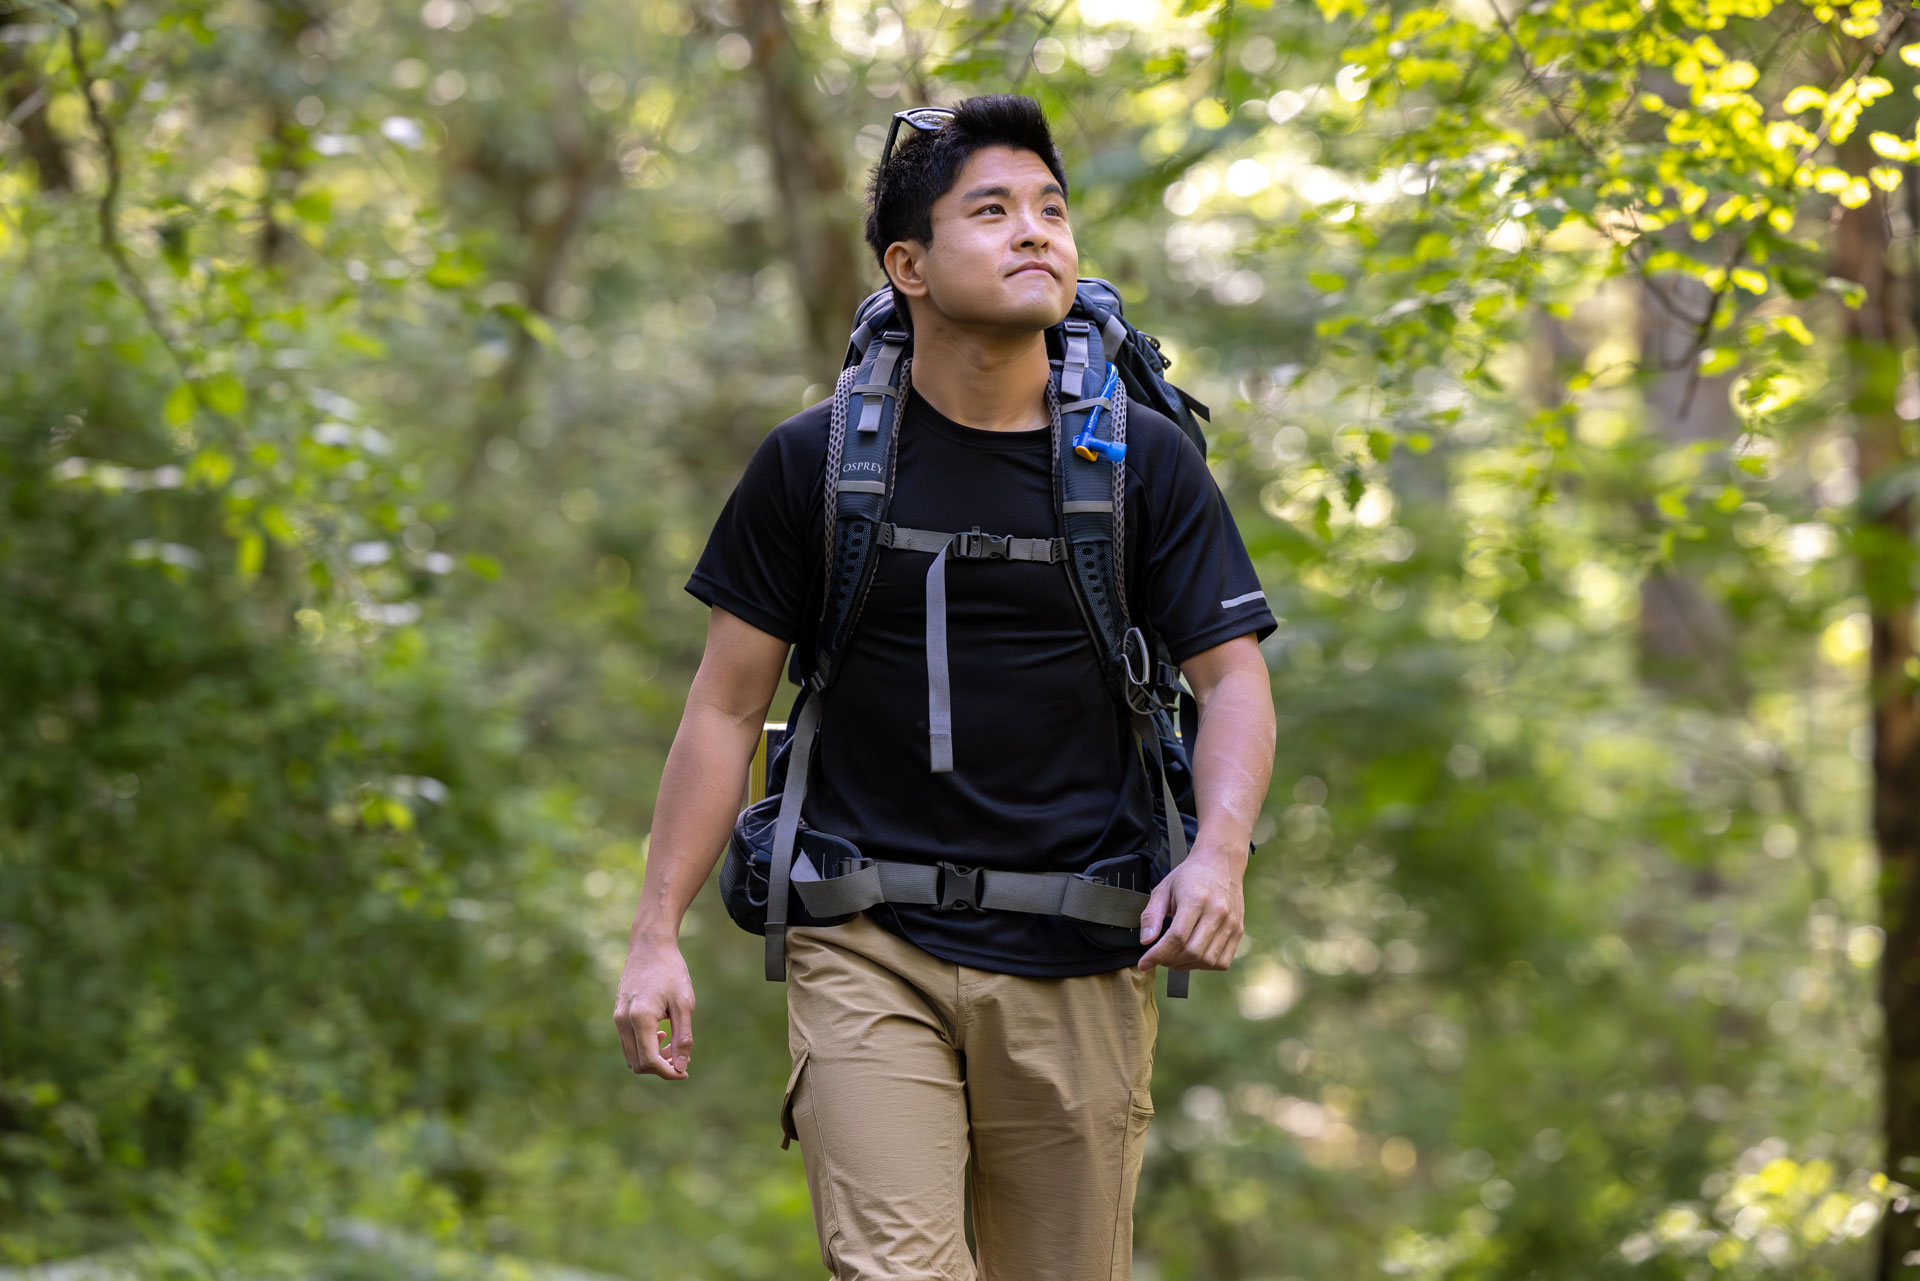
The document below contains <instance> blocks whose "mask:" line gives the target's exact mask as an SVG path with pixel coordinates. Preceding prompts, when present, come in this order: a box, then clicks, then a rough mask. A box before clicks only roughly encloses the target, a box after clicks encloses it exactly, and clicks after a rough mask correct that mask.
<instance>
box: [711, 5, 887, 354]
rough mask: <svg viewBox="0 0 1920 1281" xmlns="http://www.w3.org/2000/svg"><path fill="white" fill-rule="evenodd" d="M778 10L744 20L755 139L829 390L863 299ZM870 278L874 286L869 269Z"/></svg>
mask: <svg viewBox="0 0 1920 1281" xmlns="http://www.w3.org/2000/svg"><path fill="white" fill-rule="evenodd" d="M781 3H782V0H748V2H747V4H746V5H745V6H744V17H745V19H746V32H747V38H748V39H749V40H750V41H751V42H752V44H753V67H754V71H755V73H756V74H757V75H758V76H759V78H760V101H761V108H762V136H763V137H764V139H765V141H766V148H767V153H768V158H769V159H770V160H771V161H772V165H773V175H774V182H775V184H776V185H777V186H778V188H779V190H778V193H777V194H778V196H779V211H778V213H777V215H776V218H777V221H778V222H779V223H780V228H781V232H782V234H783V236H784V238H785V241H786V246H787V259H788V261H789V262H791V263H792V264H793V270H794V274H795V276H796V277H797V280H796V284H797V286H798V288H799V292H800V305H801V307H802V308H803V309H804V311H805V313H806V318H807V346H808V349H809V350H810V352H811V354H812V358H813V359H812V365H811V370H812V371H813V374H814V376H815V377H817V378H818V379H820V380H823V381H826V382H831V381H833V375H834V374H836V373H838V372H839V370H840V361H841V358H842V357H843V356H844V355H845V354H846V348H847V331H848V330H850V329H852V328H853V309H854V308H855V307H857V306H859V305H860V300H861V299H862V298H864V297H866V295H867V293H868V292H869V291H868V289H867V287H866V286H865V285H864V284H863V283H862V282H863V281H864V280H865V279H867V275H868V273H865V272H863V270H862V262H863V259H862V258H861V257H860V256H859V255H858V254H857V253H856V252H855V244H856V239H857V238H856V236H855V235H854V232H853V227H852V226H851V220H850V219H849V217H848V216H847V213H846V211H845V204H846V200H847V190H846V183H847V175H846V171H845V170H844V169H842V168H841V166H840V158H839V155H838V154H837V153H836V151H835V150H834V149H833V148H832V147H829V146H827V145H826V144H825V143H824V142H822V141H821V139H820V127H819V125H818V123H817V122H816V120H815V119H814V114H813V104H812V101H811V99H812V93H811V89H810V86H809V83H808V80H807V76H806V70H805V68H804V67H802V65H801V62H800V51H799V50H798V49H797V48H795V47H794V43H793V33H792V32H791V31H790V30H789V29H788V27H787V17H786V13H785V12H784V11H783V10H782V9H781ZM871 274H872V276H873V279H874V283H875V284H876V285H877V284H878V283H879V280H878V271H877V269H876V270H875V271H874V272H873V273H871Z"/></svg>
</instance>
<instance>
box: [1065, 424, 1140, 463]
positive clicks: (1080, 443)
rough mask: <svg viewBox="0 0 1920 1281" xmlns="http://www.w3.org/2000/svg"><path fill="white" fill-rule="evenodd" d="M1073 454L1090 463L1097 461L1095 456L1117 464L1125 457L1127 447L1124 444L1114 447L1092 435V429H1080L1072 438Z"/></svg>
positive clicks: (1113, 444) (1108, 441)
mask: <svg viewBox="0 0 1920 1281" xmlns="http://www.w3.org/2000/svg"><path fill="white" fill-rule="evenodd" d="M1073 452H1074V453H1076V454H1078V455H1080V457H1082V458H1084V459H1086V460H1087V461H1088V462H1090V463H1091V462H1095V461H1097V459H1096V458H1095V455H1096V454H1097V455H1099V457H1100V458H1105V459H1106V460H1107V461H1108V462H1110V463H1117V462H1119V461H1120V460H1121V459H1123V458H1125V457H1126V456H1127V447H1126V446H1125V445H1124V444H1118V445H1116V444H1115V443H1114V442H1112V441H1110V440H1101V439H1100V438H1099V437H1098V436H1096V435H1094V434H1093V428H1091V427H1082V428H1081V429H1080V434H1079V435H1078V436H1075V437H1074V438H1073Z"/></svg>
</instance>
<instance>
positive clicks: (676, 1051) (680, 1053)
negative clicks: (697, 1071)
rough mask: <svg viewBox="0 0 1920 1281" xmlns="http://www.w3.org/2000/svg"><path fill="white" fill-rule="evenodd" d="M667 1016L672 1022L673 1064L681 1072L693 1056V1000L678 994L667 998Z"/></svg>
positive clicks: (684, 1070)
mask: <svg viewBox="0 0 1920 1281" xmlns="http://www.w3.org/2000/svg"><path fill="white" fill-rule="evenodd" d="M667 1018H668V1019H670V1020H671V1021H672V1023H673V1054H672V1058H673V1066H674V1067H675V1068H676V1069H677V1070H678V1071H679V1072H681V1073H682V1074H684V1073H685V1072H686V1070H687V1063H688V1062H689V1061H690V1060H691V1059H692V1058H693V1000H692V998H691V997H681V996H678V995H675V996H669V997H668V998H667Z"/></svg>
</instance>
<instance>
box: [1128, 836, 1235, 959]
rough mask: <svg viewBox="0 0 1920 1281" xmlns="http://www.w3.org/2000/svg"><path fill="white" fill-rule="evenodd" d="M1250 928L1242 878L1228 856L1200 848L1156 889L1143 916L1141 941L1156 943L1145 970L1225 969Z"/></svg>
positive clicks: (1149, 950)
mask: <svg viewBox="0 0 1920 1281" xmlns="http://www.w3.org/2000/svg"><path fill="white" fill-rule="evenodd" d="M1169 917H1171V918H1172V920H1171V923H1170V924H1167V926H1166V929H1165V931H1164V932H1162V930H1161V925H1162V923H1163V922H1167V921H1168V918H1169ZM1245 924H1246V899H1245V896H1244V894H1243V893H1242V891H1241V888H1240V873H1239V872H1238V871H1236V870H1235V869H1234V867H1233V865H1232V864H1231V863H1230V862H1229V861H1228V858H1227V856H1226V855H1225V854H1221V853H1214V852H1209V851H1204V850H1200V849H1195V850H1194V851H1193V852H1192V853H1191V854H1189V855H1188V856H1187V857H1186V858H1185V859H1184V860H1182V861H1181V863H1180V866H1178V867H1176V868H1174V869H1173V871H1172V872H1171V873H1169V874H1168V875H1167V877H1166V879H1165V880H1163V881H1161V882H1160V884H1158V885H1156V886H1154V887H1153V894H1152V895H1151V896H1150V897H1149V898H1148V899H1147V906H1146V910H1145V911H1143V912H1141V913H1140V941H1141V942H1142V943H1151V944H1153V946H1152V947H1151V948H1149V949H1148V950H1147V954H1146V955H1145V956H1143V957H1141V958H1140V968H1141V969H1143V970H1148V969H1152V968H1153V967H1154V966H1156V965H1164V966H1167V967H1168V968H1170V969H1175V970H1224V969H1226V968H1227V966H1228V965H1230V964H1232V962H1233V954H1234V953H1235V952H1236V951H1237V950H1239V947H1240V936H1241V935H1242V934H1243V933H1244V932H1245V929H1244V927H1245Z"/></svg>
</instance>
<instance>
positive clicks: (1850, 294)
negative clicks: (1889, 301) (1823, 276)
mask: <svg viewBox="0 0 1920 1281" xmlns="http://www.w3.org/2000/svg"><path fill="white" fill-rule="evenodd" d="M1827 288H1828V289H1830V290H1832V291H1833V292H1834V293H1836V294H1838V295H1839V296H1840V301H1841V303H1842V304H1843V305H1845V307H1846V308H1847V309H1848V310H1849V311H1858V310H1859V309H1860V304H1861V303H1863V302H1865V301H1866V300H1867V287H1866V286H1865V285H1863V284H1861V283H1860V282H1858V281H1856V280H1848V279H1846V278H1845V277H1842V276H1828V277H1827Z"/></svg>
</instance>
